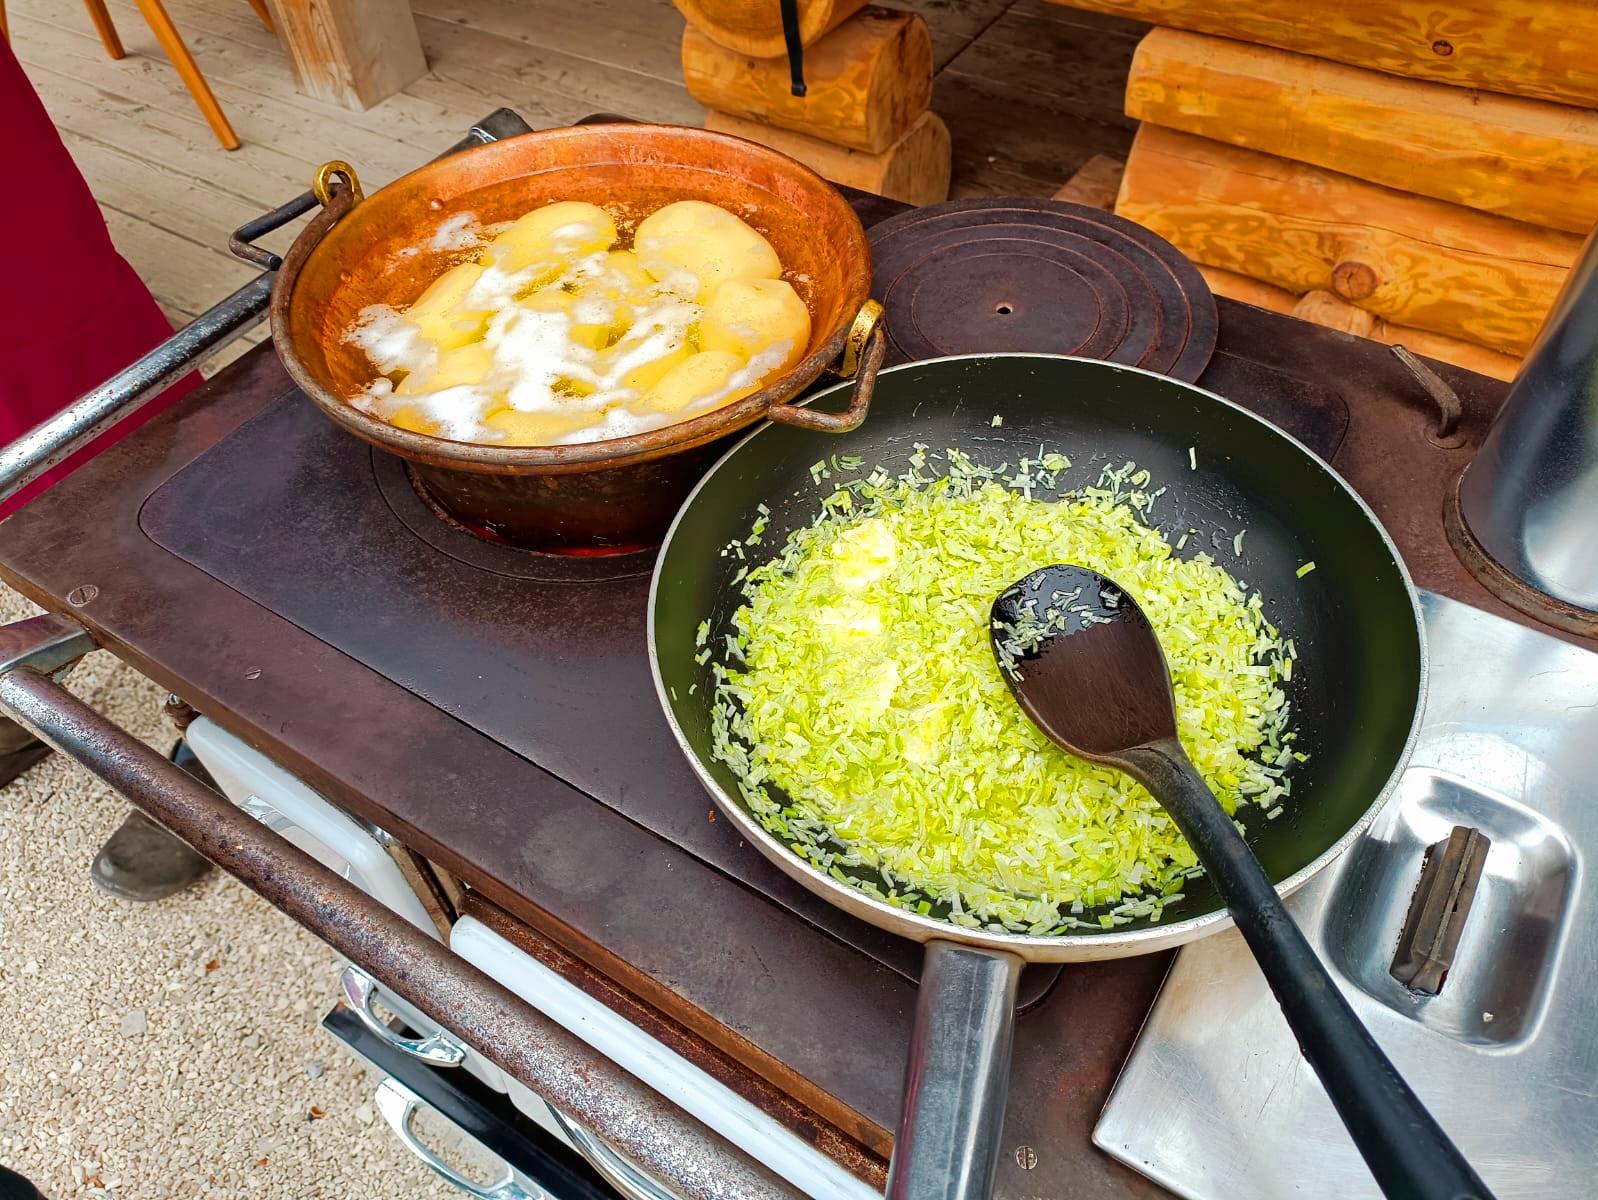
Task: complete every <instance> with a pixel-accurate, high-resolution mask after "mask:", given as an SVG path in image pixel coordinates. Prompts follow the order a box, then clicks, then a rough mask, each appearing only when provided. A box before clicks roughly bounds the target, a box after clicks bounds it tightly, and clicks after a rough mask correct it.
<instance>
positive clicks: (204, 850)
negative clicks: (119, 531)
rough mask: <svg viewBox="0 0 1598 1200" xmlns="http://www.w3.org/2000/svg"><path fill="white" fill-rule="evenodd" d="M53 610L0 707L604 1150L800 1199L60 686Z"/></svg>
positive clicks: (2, 672)
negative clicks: (452, 1033) (456, 1036)
mask: <svg viewBox="0 0 1598 1200" xmlns="http://www.w3.org/2000/svg"><path fill="white" fill-rule="evenodd" d="M95 648H96V647H95V641H94V638H93V636H92V635H91V634H90V633H89V631H88V630H87V629H86V628H85V627H84V626H83V625H81V624H80V623H79V622H78V621H76V620H74V619H73V618H72V617H70V616H67V615H65V614H63V613H47V614H45V615H43V616H38V617H30V618H28V619H26V620H23V621H18V622H14V623H12V624H10V625H5V626H0V712H3V713H4V714H5V715H8V716H10V717H11V718H12V719H14V720H16V721H17V722H18V723H19V724H21V725H22V726H23V727H24V728H26V729H28V730H29V731H30V732H31V733H33V734H34V736H36V737H38V738H39V739H40V740H41V741H44V742H45V743H47V744H48V745H50V746H51V747H52V748H54V749H55V750H56V751H58V752H59V753H61V754H63V755H65V756H66V757H67V758H70V759H72V760H73V761H74V762H76V763H77V764H78V765H79V766H82V767H84V768H85V769H86V770H88V771H89V772H90V773H91V774H92V775H94V776H95V777H97V778H98V779H100V780H101V781H102V782H104V783H107V784H109V785H110V786H111V787H112V788H114V789H115V790H116V791H117V792H118V793H120V794H121V795H122V797H123V798H124V799H126V800H128V801H129V802H130V803H132V804H134V805H135V806H137V807H138V808H140V809H141V810H143V811H144V812H145V813H146V814H148V815H149V816H150V817H152V818H153V819H154V820H156V821H158V822H160V823H161V824H162V825H164V826H165V827H166V828H167V829H169V830H171V831H172V832H173V833H175V834H176V835H178V836H179V837H181V838H182V839H183V840H184V841H186V842H187V843H188V844H189V845H191V846H193V847H194V848H195V849H196V850H197V851H199V852H200V853H201V854H203V855H204V856H205V857H206V858H208V859H210V860H211V861H212V862H214V863H215V864H216V865H217V866H219V867H221V868H222V869H223V870H225V871H227V872H228V873H229V874H230V875H232V876H234V877H235V878H236V879H238V880H239V881H240V882H242V883H243V884H244V885H245V886H246V887H248V888H250V889H251V890H252V891H255V892H257V893H259V894H260V895H262V896H263V897H265V898H266V899H267V900H269V901H270V902H271V903H272V904H274V905H275V906H276V907H277V908H279V909H281V910H282V911H283V912H285V913H287V914H288V915H289V916H290V917H292V918H293V919H294V920H296V921H298V922H299V923H300V924H301V925H303V926H305V927H306V928H307V929H309V930H310V931H311V932H312V933H314V934H315V935H316V936H317V937H319V938H321V939H322V940H323V941H324V942H326V943H327V944H328V945H330V946H332V947H333V949H334V950H336V951H338V953H340V954H342V955H343V956H344V957H345V958H347V959H349V960H350V961H351V962H353V963H355V964H357V965H358V966H359V967H360V968H361V970H362V971H364V972H365V973H366V974H367V975H369V976H371V978H373V979H375V980H377V981H378V982H379V983H380V984H382V986H383V987H385V988H387V989H388V990H390V991H392V992H393V993H394V994H395V995H397V996H400V997H401V998H403V999H405V1000H407V1001H409V1002H410V1003H411V1004H413V1005H415V1006H416V1008H418V1009H420V1010H421V1011H422V1012H423V1013H425V1014H427V1015H428V1016H429V1017H431V1018H432V1019H433V1020H434V1021H437V1022H438V1023H439V1024H440V1025H442V1026H444V1027H446V1028H449V1029H454V1030H469V1031H470V1034H469V1040H470V1041H471V1042H472V1044H473V1045H474V1046H478V1047H481V1048H482V1051H483V1054H484V1056H485V1057H486V1058H488V1059H489V1060H490V1061H492V1062H493V1063H495V1065H497V1066H499V1067H500V1068H501V1069H503V1070H505V1071H507V1072H509V1073H510V1074H511V1075H512V1076H513V1077H515V1078H516V1079H519V1080H522V1081H523V1082H525V1083H526V1084H527V1085H528V1086H530V1087H532V1088H533V1089H534V1090H536V1091H537V1092H538V1093H539V1094H540V1095H542V1096H543V1097H544V1098H545V1099H546V1100H548V1101H549V1103H550V1104H551V1105H552V1106H554V1107H557V1108H559V1109H560V1110H561V1111H562V1112H563V1113H565V1114H567V1115H568V1116H569V1117H570V1118H572V1119H573V1120H574V1121H575V1122H577V1123H579V1124H580V1125H581V1126H582V1127H583V1128H584V1129H585V1130H586V1131H588V1132H590V1133H592V1134H593V1135H595V1136H596V1137H599V1138H603V1139H604V1141H605V1143H607V1144H608V1146H609V1147H610V1148H611V1149H612V1150H613V1151H615V1154H614V1155H613V1156H611V1157H612V1158H613V1159H615V1160H619V1161H620V1162H622V1163H624V1164H635V1165H636V1167H638V1168H641V1169H642V1170H643V1171H645V1172H647V1173H648V1174H649V1175H650V1176H652V1177H653V1178H654V1179H656V1180H659V1181H660V1182H661V1183H662V1184H663V1185H665V1186H666V1187H669V1188H671V1189H672V1191H673V1192H674V1193H675V1195H677V1196H680V1197H683V1198H685V1200H804V1197H803V1195H802V1193H800V1192H798V1191H797V1190H795V1189H794V1188H793V1187H792V1185H790V1184H788V1183H787V1182H786V1181H784V1180H782V1179H781V1178H779V1177H778V1176H776V1175H775V1174H773V1173H772V1172H770V1171H769V1170H767V1169H766V1168H765V1167H764V1166H762V1165H761V1164H759V1163H757V1162H756V1161H754V1160H753V1159H751V1158H750V1157H749V1156H748V1155H747V1154H745V1153H744V1152H743V1151H742V1150H740V1149H738V1148H736V1147H734V1146H733V1145H732V1144H731V1143H729V1142H728V1141H726V1139H724V1138H723V1137H722V1136H721V1135H720V1134H717V1133H715V1132H714V1131H712V1130H711V1129H709V1128H708V1127H706V1126H705V1125H704V1124H703V1123H701V1122H700V1121H699V1120H698V1119H697V1118H695V1117H693V1116H692V1115H690V1114H689V1113H686V1112H684V1111H683V1110H682V1109H680V1108H678V1107H677V1106H676V1105H675V1104H673V1103H672V1102H671V1101H670V1100H667V1099H666V1098H665V1097H664V1096H662V1095H660V1094H659V1093H658V1092H656V1091H654V1090H653V1089H652V1088H650V1087H648V1086H647V1085H645V1084H644V1083H642V1082H641V1081H640V1080H638V1079H636V1078H635V1077H633V1076H632V1075H629V1074H628V1073H627V1072H625V1071H624V1070H622V1069H621V1068H620V1067H619V1066H617V1065H616V1064H615V1063H614V1062H612V1061H611V1060H610V1059H608V1058H606V1057H604V1056H603V1055H601V1054H599V1053H598V1052H596V1051H595V1050H594V1049H593V1048H592V1047H590V1046H589V1045H588V1044H587V1043H586V1042H584V1041H582V1040H581V1039H579V1038H578V1037H576V1036H575V1035H573V1034H571V1033H569V1032H568V1031H567V1030H566V1029H565V1028H563V1027H562V1026H560V1025H558V1024H556V1023H555V1022H554V1021H553V1020H551V1019H550V1018H549V1017H546V1016H545V1015H544V1014H543V1013H541V1012H539V1011H538V1010H536V1009H534V1008H533V1007H532V1006H531V1005H529V1004H527V1003H526V1002H525V1001H523V1000H522V999H520V998H519V997H518V996H517V995H516V994H515V993H514V992H512V991H510V990H509V989H508V988H506V987H504V986H503V985H502V984H500V983H498V982H497V981H496V980H494V979H492V978H490V977H489V976H488V975H485V974H484V973H483V972H481V971H480V970H478V969H477V968H476V967H474V966H472V965H471V964H470V963H468V962H466V961H465V960H464V959H462V958H460V957H458V956H457V955H455V954H454V953H452V952H451V951H450V950H449V949H448V948H447V947H446V946H444V945H443V944H442V943H441V942H439V941H437V940H435V939H434V938H431V937H428V936H427V935H426V934H424V933H423V932H422V931H421V930H419V929H417V928H416V927H415V926H414V925H412V924H411V923H410V922H409V921H407V920H406V919H405V918H403V917H401V916H400V915H399V914H397V913H395V912H392V911H390V910H389V909H387V908H385V907H383V905H381V904H380V903H378V902H377V901H376V900H374V899H372V898H371V897H370V896H368V895H367V894H366V893H365V892H363V891H361V890H360V889H359V888H357V887H356V886H355V885H354V884H352V883H350V882H349V881H348V880H346V879H344V878H343V877H342V876H340V875H337V874H335V873H334V872H333V871H331V870H329V869H328V868H327V867H325V866H323V865H322V864H321V863H320V862H318V861H317V860H316V859H314V858H312V857H311V856H310V855H309V854H307V853H306V852H305V851H303V850H301V849H300V848H299V847H297V846H295V845H293V844H291V843H290V842H288V841H287V840H285V839H284V838H283V837H281V836H280V835H279V834H276V833H274V832H272V831H271V830H268V829H266V828H265V827H264V826H262V825H261V824H260V823H259V822H257V821H256V820H255V819H254V818H253V817H251V816H250V815H249V814H248V813H245V812H243V811H241V810H240V809H238V808H236V807H235V806H234V805H233V804H232V803H231V802H230V801H228V800H227V799H226V798H224V797H223V796H221V795H220V794H218V793H217V792H214V791H212V790H211V789H210V788H208V787H206V786H205V785H204V784H202V783H200V782H199V781H198V780H196V779H195V778H194V777H193V776H191V775H189V774H188V773H187V772H186V771H184V770H183V769H182V768H181V767H178V766H177V765H176V764H174V763H172V762H170V761H169V760H168V759H166V758H165V757H163V756H162V755H160V754H158V753H157V752H156V751H154V750H152V749H151V748H150V747H148V746H146V745H145V744H144V743H143V742H141V741H139V740H138V739H137V738H135V737H134V736H133V735H132V734H130V733H128V732H127V731H126V730H124V729H122V728H121V727H120V726H118V725H117V724H115V723H114V722H112V721H110V720H108V719H107V718H106V717H104V716H103V715H101V714H100V713H98V712H96V711H95V710H94V709H93V708H92V707H90V706H89V705H88V704H85V703H84V702H83V701H82V700H79V699H78V698H77V697H76V696H74V695H72V693H70V692H69V691H67V689H66V688H65V687H63V686H62V684H61V683H60V682H59V681H60V679H62V678H63V677H64V676H65V675H66V673H67V672H68V671H70V670H71V669H72V667H73V665H74V664H75V663H76V662H77V661H78V660H79V659H81V658H82V657H83V656H84V655H85V654H88V653H89V652H90V651H91V650H94V649H95Z"/></svg>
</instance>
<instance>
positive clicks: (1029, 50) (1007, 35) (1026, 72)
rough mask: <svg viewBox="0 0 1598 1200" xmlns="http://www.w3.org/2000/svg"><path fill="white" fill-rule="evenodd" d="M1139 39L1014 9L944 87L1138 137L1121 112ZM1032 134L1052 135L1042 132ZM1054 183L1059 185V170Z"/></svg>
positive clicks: (947, 72) (956, 65)
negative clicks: (959, 81)
mask: <svg viewBox="0 0 1598 1200" xmlns="http://www.w3.org/2000/svg"><path fill="white" fill-rule="evenodd" d="M1141 36H1142V33H1141V30H1139V31H1138V32H1119V31H1113V30H1101V29H1090V28H1086V27H1084V26H1082V25H1077V24H1072V23H1067V22H1061V21H1053V20H1048V19H1047V18H1046V17H1044V16H1039V15H1037V14H1036V13H1034V12H1030V11H1028V10H1019V11H1018V10H1017V9H1011V10H1010V11H1009V12H1006V13H1005V14H1004V15H1003V16H1002V17H1000V18H999V19H998V20H996V21H995V22H994V23H993V24H992V26H990V27H989V28H988V29H986V30H985V31H984V32H983V33H982V35H981V36H980V37H979V38H977V39H976V41H974V42H972V44H971V45H970V46H968V47H967V48H966V49H965V50H964V51H962V52H961V53H960V54H959V55H958V56H957V57H956V58H955V59H954V60H953V61H952V62H950V63H949V64H948V66H946V67H945V68H944V69H943V71H942V72H941V73H940V81H941V79H943V78H963V79H979V80H981V81H983V83H984V85H985V86H986V87H988V88H989V89H991V90H994V91H996V92H998V93H1000V94H1002V95H1006V96H1008V97H1010V98H1012V99H1013V100H1014V101H1016V102H1017V103H1022V102H1027V103H1032V104H1036V105H1039V106H1041V107H1046V108H1047V109H1049V110H1050V111H1051V112H1054V113H1056V114H1059V115H1060V116H1074V117H1087V118H1089V119H1091V120H1094V121H1098V122H1101V123H1103V124H1109V125H1124V126H1125V127H1126V128H1127V129H1135V128H1136V122H1135V121H1132V120H1131V119H1130V118H1128V117H1127V116H1125V115H1124V113H1123V111H1122V104H1123V98H1124V95H1125V92H1126V76H1127V70H1128V69H1129V68H1130V66H1131V64H1132V57H1133V55H1134V54H1135V53H1136V52H1137V47H1138V42H1139V40H1140V38H1141ZM934 104H935V105H936V101H935V100H934ZM1027 132H1028V133H1029V134H1030V135H1031V136H1034V137H1037V136H1046V135H1047V131H1046V129H1041V128H1032V129H1029V130H1027ZM1054 178H1055V179H1056V180H1058V179H1059V171H1058V168H1056V171H1055V175H1054Z"/></svg>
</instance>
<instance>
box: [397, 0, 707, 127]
mask: <svg viewBox="0 0 1598 1200" xmlns="http://www.w3.org/2000/svg"><path fill="white" fill-rule="evenodd" d="M414 7H415V10H416V15H417V16H418V17H424V16H426V17H435V18H437V19H438V20H440V21H448V22H450V23H451V24H453V25H464V26H466V27H467V28H470V29H475V30H477V31H478V32H480V33H491V34H495V35H497V36H499V37H502V38H505V39H506V40H507V41H512V42H520V43H522V44H523V45H525V46H528V47H537V48H538V49H540V50H556V51H559V52H560V53H562V54H566V55H570V56H571V57H573V58H577V59H581V60H583V61H585V62H592V63H600V64H603V65H607V66H613V67H621V68H623V69H625V70H628V71H635V72H637V73H639V74H643V75H651V76H653V77H655V78H656V79H665V80H669V81H671V82H673V83H681V82H682V67H681V60H680V57H679V49H680V46H681V42H682V16H681V15H680V14H679V13H678V12H677V10H676V9H674V8H673V7H672V6H671V2H670V0H583V2H582V3H581V4H573V3H570V2H569V0H536V2H534V3H529V2H528V0H414ZM629 115H630V114H629ZM643 115H644V116H646V117H647V116H651V115H652V114H648V113H645V114H643Z"/></svg>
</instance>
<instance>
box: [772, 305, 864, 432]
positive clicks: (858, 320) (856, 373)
mask: <svg viewBox="0 0 1598 1200" xmlns="http://www.w3.org/2000/svg"><path fill="white" fill-rule="evenodd" d="M887 355H888V335H887V333H886V332H884V330H883V328H882V305H880V304H878V303H877V302H876V301H875V300H867V301H866V302H865V303H864V304H862V305H861V306H860V311H859V312H858V313H856V314H855V319H854V325H853V326H852V327H851V328H850V330H849V340H848V341H847V342H845V343H844V348H843V358H842V360H841V361H840V362H839V364H838V371H837V373H838V375H840V376H841V377H843V378H844V379H848V378H849V377H850V376H853V377H854V389H853V390H852V391H851V392H850V393H849V404H848V406H847V407H846V408H845V409H844V410H843V411H842V412H838V413H831V412H823V411H822V410H820V409H816V408H807V407H805V406H804V405H800V404H773V405H772V406H771V408H770V409H768V410H767V411H766V417H767V419H768V420H772V421H775V422H777V423H778V424H779V425H793V426H795V427H797V428H799V429H815V430H819V431H820V432H822V433H849V432H851V431H852V430H855V429H859V428H860V425H861V423H862V422H864V421H865V419H866V413H867V412H868V411H869V410H870V408H871V394H872V393H873V392H874V391H875V390H876V387H877V372H878V371H880V370H881V369H882V361H883V359H885V358H886V357H887Z"/></svg>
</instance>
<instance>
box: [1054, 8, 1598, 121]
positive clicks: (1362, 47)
mask: <svg viewBox="0 0 1598 1200" xmlns="http://www.w3.org/2000/svg"><path fill="white" fill-rule="evenodd" d="M1056 2H1057V3H1062V4H1069V5H1070V6H1071V7H1074V8H1086V9H1093V10H1096V11H1098V12H1106V13H1114V14H1117V15H1120V16H1125V17H1132V18H1135V19H1137V20H1140V21H1148V22H1149V23H1150V24H1154V25H1170V26H1175V27H1176V28H1178V29H1191V30H1194V31H1195V32H1198V33H1213V34H1217V35H1219V36H1220V37H1229V38H1236V39H1237V40H1238V41H1242V42H1258V43H1262V44H1264V45H1267V46H1276V47H1278V48H1279V49H1282V50H1296V51H1298V52H1300V53H1302V54H1313V55H1316V56H1318V57H1320V58H1330V59H1334V60H1336V61H1337V62H1345V63H1353V64H1354V65H1356V66H1361V67H1372V68H1374V69H1376V70H1378V71H1387V72H1390V73H1392V74H1395V75H1410V76H1414V77H1415V78H1418V79H1434V80H1436V81H1437V82H1439V83H1451V84H1455V85H1457V86H1460V87H1480V88H1486V89H1487V90H1488V91H1494V92H1506V93H1508V94H1509V95H1512V96H1532V97H1536V98H1539V99H1543V100H1557V101H1561V102H1563V103H1566V104H1579V105H1585V106H1589V107H1590V106H1592V105H1595V104H1598V19H1594V14H1593V9H1592V5H1591V4H1590V3H1587V2H1585V0H1582V2H1578V3H1575V4H1570V3H1567V2H1565V0H1345V2H1344V3H1339V4H1313V3H1312V4H1306V3H1304V0H1250V2H1249V3H1246V4H1245V3H1231V4H1218V3H1216V2H1215V0H1056Z"/></svg>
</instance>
